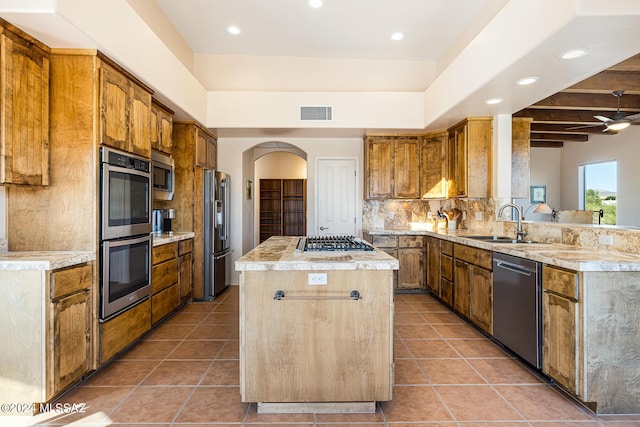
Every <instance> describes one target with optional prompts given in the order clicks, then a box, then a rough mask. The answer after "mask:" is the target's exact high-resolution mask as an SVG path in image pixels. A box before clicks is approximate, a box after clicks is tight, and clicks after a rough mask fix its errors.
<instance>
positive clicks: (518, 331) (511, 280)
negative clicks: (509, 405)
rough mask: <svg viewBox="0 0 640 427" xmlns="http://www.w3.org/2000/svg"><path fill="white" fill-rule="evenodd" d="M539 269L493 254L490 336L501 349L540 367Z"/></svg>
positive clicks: (530, 264)
mask: <svg viewBox="0 0 640 427" xmlns="http://www.w3.org/2000/svg"><path fill="white" fill-rule="evenodd" d="M541 271H542V266H541V264H540V263H539V262H535V261H531V260H528V259H523V258H518V257H514V256H511V255H505V254H500V253H495V252H494V254H493V335H494V338H496V339H497V340H498V341H500V342H501V343H502V344H503V345H504V346H505V347H507V348H509V349H510V350H512V351H513V352H514V353H516V354H517V355H519V356H520V357H522V358H523V359H524V360H526V361H527V362H529V363H530V364H532V365H533V366H535V367H536V368H541V367H542V285H541V280H540V277H541Z"/></svg>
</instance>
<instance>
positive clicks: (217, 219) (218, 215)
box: [213, 200, 224, 228]
mask: <svg viewBox="0 0 640 427" xmlns="http://www.w3.org/2000/svg"><path fill="white" fill-rule="evenodd" d="M214 204H215V209H214V212H213V227H214V228H218V227H219V226H221V225H222V226H223V225H224V220H223V218H222V200H216V201H214Z"/></svg>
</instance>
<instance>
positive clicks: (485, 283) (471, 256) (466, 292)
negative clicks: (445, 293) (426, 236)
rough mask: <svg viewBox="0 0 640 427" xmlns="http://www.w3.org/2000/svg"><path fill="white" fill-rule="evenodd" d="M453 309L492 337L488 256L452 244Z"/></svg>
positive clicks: (490, 261) (490, 257)
mask: <svg viewBox="0 0 640 427" xmlns="http://www.w3.org/2000/svg"><path fill="white" fill-rule="evenodd" d="M453 253H454V272H453V276H454V280H455V282H454V283H455V292H454V303H453V307H454V309H455V310H456V311H457V312H458V313H460V314H462V315H463V316H465V317H467V318H468V319H470V320H471V321H472V322H473V323H475V324H476V325H477V326H479V327H480V328H482V329H483V330H485V331H486V332H488V333H489V334H492V333H493V272H492V268H493V266H492V259H493V255H492V253H491V252H489V251H486V250H483V249H478V248H473V247H471V246H466V245H461V244H458V243H456V244H454V249H453Z"/></svg>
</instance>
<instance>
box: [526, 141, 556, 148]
mask: <svg viewBox="0 0 640 427" xmlns="http://www.w3.org/2000/svg"><path fill="white" fill-rule="evenodd" d="M562 147H564V142H562V141H531V148H562Z"/></svg>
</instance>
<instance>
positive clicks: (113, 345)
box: [100, 299, 151, 363]
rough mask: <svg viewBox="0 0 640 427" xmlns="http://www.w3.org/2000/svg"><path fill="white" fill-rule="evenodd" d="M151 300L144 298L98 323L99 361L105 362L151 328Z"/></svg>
mask: <svg viewBox="0 0 640 427" xmlns="http://www.w3.org/2000/svg"><path fill="white" fill-rule="evenodd" d="M150 313H151V300H149V299H146V300H144V301H142V302H141V303H140V304H138V305H135V306H134V307H132V308H130V309H128V310H127V311H125V312H123V313H122V314H120V315H118V316H116V317H114V318H111V319H109V320H107V321H106V322H104V323H101V324H100V361H101V362H102V363H105V362H107V361H109V360H110V359H111V358H113V356H115V355H116V354H118V353H119V352H121V351H122V350H124V349H125V348H127V347H129V346H130V345H131V344H132V343H133V342H135V341H136V340H137V339H138V338H140V337H141V336H142V335H143V334H144V333H145V332H148V331H149V330H150V329H151V316H150Z"/></svg>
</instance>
